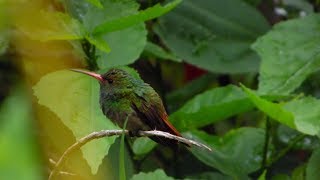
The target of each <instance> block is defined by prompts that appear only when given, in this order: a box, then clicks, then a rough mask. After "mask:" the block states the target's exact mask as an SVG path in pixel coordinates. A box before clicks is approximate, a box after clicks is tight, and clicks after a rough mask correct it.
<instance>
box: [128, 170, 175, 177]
mask: <svg viewBox="0 0 320 180" xmlns="http://www.w3.org/2000/svg"><path fill="white" fill-rule="evenodd" d="M145 179H152V180H174V179H173V178H172V177H169V176H167V175H166V173H165V172H164V171H163V170H162V169H157V170H155V171H153V172H149V173H144V172H140V173H139V174H136V175H134V176H133V177H132V178H131V180H145Z"/></svg>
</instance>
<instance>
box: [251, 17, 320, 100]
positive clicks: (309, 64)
mask: <svg viewBox="0 0 320 180" xmlns="http://www.w3.org/2000/svg"><path fill="white" fill-rule="evenodd" d="M319 26H320V15H319V14H313V15H309V16H306V17H303V18H298V19H294V20H289V21H285V22H282V23H278V24H277V25H275V26H274V27H273V29H272V30H271V31H270V32H269V33H267V34H266V35H264V36H262V37H261V38H259V39H258V40H257V41H256V42H255V43H254V44H253V46H252V48H253V49H254V50H255V51H257V53H258V54H259V55H260V56H261V58H262V63H261V68H260V81H259V89H258V90H259V92H262V93H280V94H289V93H291V92H292V91H294V90H295V89H296V88H297V87H299V86H300V84H301V83H302V82H303V81H304V80H305V79H306V78H307V77H308V76H309V75H310V74H311V73H313V72H315V71H317V70H318V69H319V66H320V51H319V47H318V43H319V41H320V36H319V35H318V29H319ZM301 34H303V36H301Z"/></svg>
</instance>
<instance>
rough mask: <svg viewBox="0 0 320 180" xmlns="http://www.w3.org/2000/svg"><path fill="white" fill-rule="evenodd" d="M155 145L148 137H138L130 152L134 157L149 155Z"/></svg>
mask: <svg viewBox="0 0 320 180" xmlns="http://www.w3.org/2000/svg"><path fill="white" fill-rule="evenodd" d="M156 145H157V143H156V142H154V141H152V140H151V139H150V138H148V137H140V138H138V139H136V140H135V141H134V143H133V145H132V150H133V152H134V153H135V154H136V155H138V156H139V155H145V154H147V153H149V152H150V151H151V150H152V149H153V148H155V147H156Z"/></svg>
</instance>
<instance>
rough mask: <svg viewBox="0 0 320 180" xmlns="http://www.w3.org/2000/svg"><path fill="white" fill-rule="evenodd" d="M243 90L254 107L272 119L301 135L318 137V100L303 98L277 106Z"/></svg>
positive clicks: (319, 101)
mask: <svg viewBox="0 0 320 180" xmlns="http://www.w3.org/2000/svg"><path fill="white" fill-rule="evenodd" d="M243 89H244V91H245V92H246V93H247V95H248V96H249V98H250V100H251V101H252V102H253V103H254V104H255V106H256V107H257V108H258V109H260V110H261V111H263V112H264V113H266V114H267V115H268V116H270V117H271V118H272V119H274V120H277V121H279V122H280V123H282V124H285V125H287V126H289V127H291V128H293V129H296V130H298V131H300V132H302V133H305V134H309V135H320V122H319V119H320V112H319V109H320V100H318V99H316V98H313V97H303V98H301V99H294V100H291V101H289V102H286V103H281V104H277V103H273V102H270V101H268V100H265V99H263V98H261V97H259V96H258V95H257V94H256V93H254V92H253V91H252V90H250V89H248V88H245V87H244V86H243Z"/></svg>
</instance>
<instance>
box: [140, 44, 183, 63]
mask: <svg viewBox="0 0 320 180" xmlns="http://www.w3.org/2000/svg"><path fill="white" fill-rule="evenodd" d="M144 52H145V53H146V54H147V55H150V54H151V55H153V56H156V57H158V58H159V59H164V60H172V61H175V62H181V61H182V60H181V59H179V58H178V57H177V56H175V55H174V54H172V53H170V52H167V51H165V50H164V49H162V48H161V47H160V46H158V45H157V44H154V43H152V42H147V44H146V46H145V47H144Z"/></svg>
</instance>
